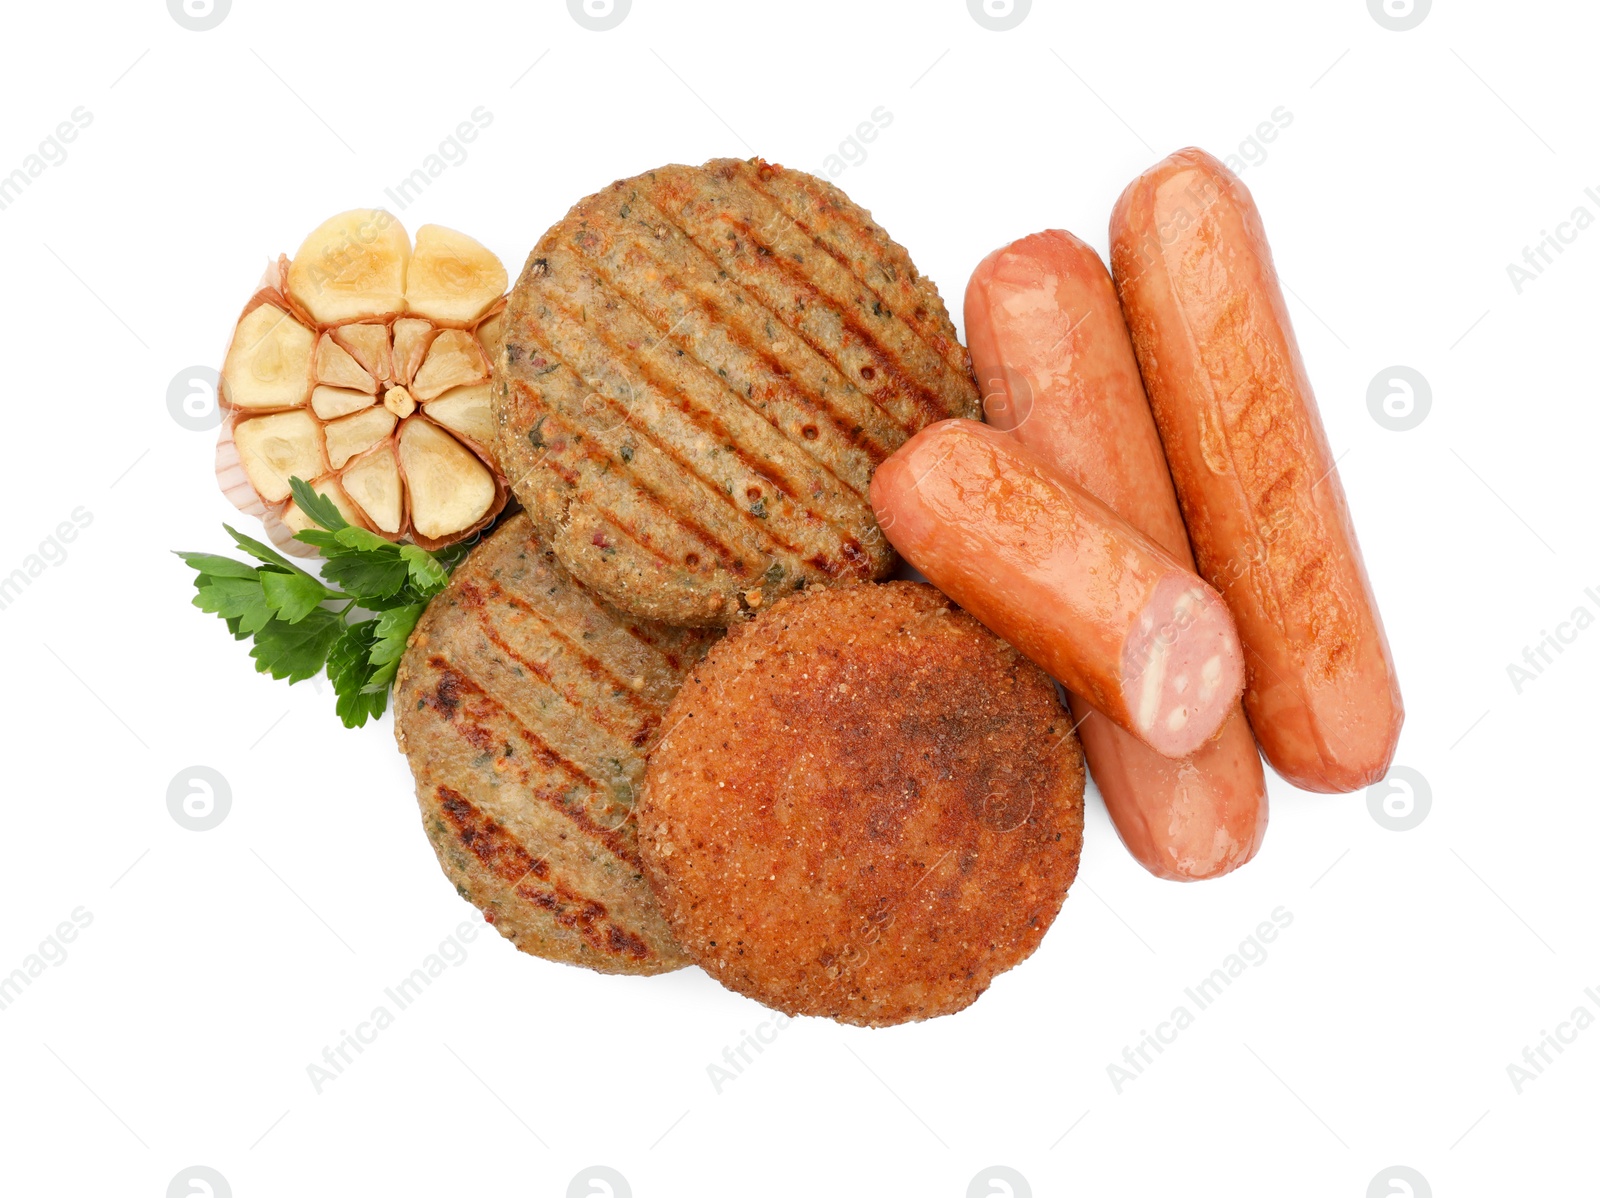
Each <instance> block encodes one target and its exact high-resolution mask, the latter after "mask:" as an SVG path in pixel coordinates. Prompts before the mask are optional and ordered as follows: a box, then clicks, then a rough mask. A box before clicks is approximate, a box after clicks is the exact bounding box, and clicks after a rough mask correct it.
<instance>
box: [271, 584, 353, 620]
mask: <svg viewBox="0 0 1600 1198" xmlns="http://www.w3.org/2000/svg"><path fill="white" fill-rule="evenodd" d="M261 593H262V594H263V595H265V596H266V600H267V606H268V607H270V608H272V613H273V615H275V616H276V617H277V618H278V619H280V620H282V621H283V622H284V623H285V624H298V623H299V622H300V621H301V620H303V619H305V618H306V617H307V616H308V615H310V614H311V613H312V612H314V611H316V610H318V608H319V607H320V605H321V603H322V601H323V600H324V599H337V598H338V597H339V594H338V592H337V591H330V590H329V589H328V588H327V587H325V586H323V585H322V584H321V583H320V582H318V581H317V580H316V579H315V578H312V577H311V575H309V574H271V573H267V572H265V571H263V573H262V575H261Z"/></svg>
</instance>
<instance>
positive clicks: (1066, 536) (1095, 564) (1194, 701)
mask: <svg viewBox="0 0 1600 1198" xmlns="http://www.w3.org/2000/svg"><path fill="white" fill-rule="evenodd" d="M870 495H871V499H872V509H873V512H874V513H875V514H876V516H877V518H878V523H879V526H880V527H881V528H882V529H883V531H884V534H885V535H886V536H887V537H888V538H889V541H890V543H891V544H893V545H894V547H895V548H896V549H898V550H899V551H900V552H901V554H903V555H904V556H905V558H906V560H907V561H909V562H910V563H911V564H912V565H913V566H915V567H916V568H917V569H919V570H921V571H922V573H923V574H924V575H926V576H927V578H928V579H929V580H930V581H931V582H932V583H933V584H934V585H935V586H937V587H938V588H939V589H940V590H942V591H944V593H945V594H947V595H949V596H950V597H951V598H952V599H954V600H955V601H956V602H957V603H959V604H961V606H962V607H964V608H966V610H967V611H969V612H971V613H972V614H973V615H974V616H976V617H977V618H978V619H979V620H981V621H982V622H983V623H984V624H986V625H988V627H989V628H990V629H991V630H993V631H994V632H996V633H998V634H999V635H1000V636H1002V637H1004V638H1005V639H1006V640H1007V641H1009V642H1010V643H1011V644H1012V645H1014V646H1016V647H1017V648H1018V649H1020V650H1021V651H1022V653H1023V654H1024V655H1025V656H1026V657H1028V659H1029V660H1031V661H1033V662H1034V663H1035V664H1036V665H1039V666H1041V667H1043V668H1044V669H1045V670H1046V671H1047V672H1049V673H1050V674H1051V675H1052V676H1053V677H1055V678H1057V679H1058V680H1060V682H1061V683H1062V684H1063V685H1065V686H1066V687H1067V689H1068V690H1070V691H1072V692H1074V693H1076V694H1078V695H1081V696H1083V697H1084V698H1085V699H1087V700H1088V701H1089V703H1090V704H1091V705H1092V706H1093V707H1094V708H1095V710H1096V711H1098V712H1100V713H1101V714H1103V715H1105V716H1106V717H1107V718H1108V719H1110V720H1112V721H1113V722H1115V723H1116V724H1117V725H1119V726H1120V727H1122V728H1124V729H1126V730H1127V731H1128V732H1130V733H1132V734H1133V735H1134V736H1136V737H1138V738H1139V739H1140V740H1141V741H1143V742H1144V743H1145V744H1147V745H1148V746H1149V747H1150V748H1152V749H1154V750H1155V751H1156V752H1157V753H1160V754H1162V755H1163V756H1167V757H1187V756H1189V755H1190V754H1192V753H1193V752H1194V751H1195V750H1196V749H1198V748H1199V747H1200V746H1201V745H1203V744H1205V742H1206V741H1208V740H1210V739H1211V738H1212V737H1213V736H1215V735H1216V733H1217V730H1218V729H1219V728H1220V727H1221V726H1222V724H1223V721H1224V720H1226V719H1227V717H1228V714H1229V712H1230V711H1231V710H1232V708H1233V704H1234V703H1235V702H1236V701H1237V699H1238V697H1239V692H1240V690H1241V689H1242V688H1243V686H1244V659H1243V654H1242V651H1241V649H1240V645H1239V638H1238V633H1237V632H1236V631H1235V629H1234V626H1233V620H1232V618H1231V617H1230V616H1229V615H1228V609H1227V606H1226V605H1225V604H1224V603H1223V602H1222V597H1221V596H1220V595H1218V594H1217V593H1216V591H1214V590H1212V589H1211V588H1210V587H1209V586H1207V585H1206V584H1205V583H1204V582H1202V581H1201V580H1200V578H1199V577H1197V576H1196V575H1195V574H1194V573H1193V572H1191V571H1190V570H1188V569H1187V568H1186V567H1185V566H1184V565H1183V564H1182V563H1181V562H1179V561H1178V560H1177V559H1175V558H1174V557H1173V556H1172V555H1171V554H1170V553H1168V552H1167V551H1166V550H1165V549H1162V548H1161V547H1160V546H1159V545H1157V544H1156V543H1155V542H1154V541H1152V540H1150V539H1149V538H1148V537H1146V536H1145V535H1144V534H1143V533H1141V532H1139V531H1138V530H1137V529H1135V528H1134V527H1133V526H1132V525H1130V524H1128V523H1127V521H1125V520H1122V519H1121V518H1119V517H1118V516H1117V515H1116V513H1115V512H1113V511H1112V510H1111V509H1110V508H1108V507H1106V506H1105V504H1103V503H1101V502H1100V501H1099V500H1098V499H1096V498H1094V496H1092V495H1090V494H1089V493H1088V492H1087V491H1084V490H1083V489H1082V488H1080V487H1077V486H1075V485H1074V484H1073V483H1071V482H1070V481H1069V480H1068V479H1067V478H1066V477H1065V476H1064V475H1063V474H1061V473H1060V472H1059V471H1057V470H1054V469H1052V468H1051V467H1050V466H1049V465H1048V464H1046V463H1045V462H1044V461H1043V460H1042V459H1040V458H1037V457H1035V456H1034V455H1033V454H1031V453H1029V452H1028V451H1027V450H1026V449H1024V448H1023V447H1022V446H1021V445H1019V444H1018V443H1017V442H1016V441H1015V440H1014V439H1013V438H1012V437H1010V436H1009V435H1007V434H1005V433H1003V432H1000V431H999V430H998V429H993V428H990V427H988V426H987V425H983V424H979V423H978V422H977V421H974V420H962V419H956V420H943V421H940V422H939V423H937V424H932V425H929V426H928V427H927V428H925V429H923V430H922V432H920V433H918V434H917V435H916V436H915V437H912V438H911V440H909V441H907V442H906V443H905V445H903V446H901V447H900V449H899V450H897V451H896V452H895V453H894V454H893V455H892V456H891V457H889V459H888V460H887V461H885V462H884V463H883V465H881V466H879V467H878V470H877V473H875V474H874V475H873V477H872V488H871V492H870Z"/></svg>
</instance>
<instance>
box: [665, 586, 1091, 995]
mask: <svg viewBox="0 0 1600 1198" xmlns="http://www.w3.org/2000/svg"><path fill="white" fill-rule="evenodd" d="M662 727H663V736H662V738H661V740H660V742H659V744H658V745H657V746H656V747H655V749H654V750H652V752H651V755H650V766H649V770H648V772H647V774H646V778H645V785H644V789H643V790H642V791H641V793H640V797H639V805H638V809H637V810H638V818H639V835H640V848H641V850H642V853H643V857H644V864H645V869H646V872H647V874H648V876H649V878H650V880H651V882H652V883H653V884H654V886H655V890H656V894H657V896H658V898H659V900H660V902H661V905H662V907H663V909H664V910H665V911H666V914H667V919H668V922H669V923H670V924H671V927H672V931H673V934H674V935H675V936H676V937H677V939H678V942H679V943H680V944H681V945H682V946H683V947H684V948H685V949H686V950H687V951H688V953H689V954H690V955H691V956H692V957H693V958H694V959H695V960H696V961H697V962H699V964H700V965H701V966H702V967H704V968H705V970H706V972H708V973H709V974H711V976H712V977H714V978H716V979H717V980H718V981H720V982H721V983H722V984H723V985H725V986H727V987H728V988H729V989H731V990H736V991H738V992H739V993H741V994H745V995H748V996H750V997H751V998H754V999H756V1000H758V1001H760V1002H763V1003H766V1004H767V1005H768V1006H771V1007H775V1008H777V1009H778V1010H780V1011H783V1012H786V1013H787V1014H790V1015H826V1016H829V1017H831V1018H834V1019H837V1020H840V1021H842V1022H845V1023H855V1024H864V1025H868V1026H881V1025H886V1024H893V1023H902V1022H905V1021H908V1020H913V1019H927V1018H929V1017H931V1016H935V1015H945V1014H949V1013H951V1012H953V1011H959V1010H960V1009H961V1008H963V1007H965V1006H967V1005H968V1004H969V1003H971V1002H972V1001H973V1000H974V999H976V998H977V997H978V995H980V994H982V993H983V991H984V990H985V989H987V988H988V986H989V983H990V981H991V980H992V979H993V978H994V977H995V975H997V974H999V973H1001V972H1003V971H1005V970H1007V969H1010V968H1011V967H1012V966H1013V965H1015V964H1017V963H1018V962H1019V961H1021V960H1023V959H1024V958H1025V957H1027V956H1028V955H1029V954H1030V953H1032V952H1033V950H1034V948H1035V947H1037V945H1038V943H1039V941H1040V939H1041V937H1043V935H1044V933H1045V930H1046V929H1047V928H1048V927H1049V926H1050V923H1051V921H1052V920H1053V919H1054V918H1055V916H1056V912H1057V911H1059V910H1060V908H1061V903H1062V900H1063V899H1064V898H1065V897H1066V893H1067V888H1068V887H1069V886H1070V885H1071V884H1072V881H1073V879H1074V878H1075V877H1076V876H1077V870H1078V854H1079V850H1080V848H1081V845H1082V840H1083V782H1084V774H1083V755H1082V752H1081V750H1080V749H1079V746H1078V740H1077V737H1076V736H1075V735H1074V733H1073V730H1072V720H1071V717H1070V715H1068V713H1067V712H1066V711H1065V710H1064V709H1063V708H1062V706H1061V703H1060V701H1059V699H1058V698H1057V695H1056V690H1055V686H1054V684H1053V683H1052V682H1051V681H1050V679H1049V678H1047V677H1046V676H1045V674H1044V672H1043V671H1042V670H1040V669H1039V668H1038V667H1037V666H1034V665H1033V664H1031V663H1030V662H1029V661H1028V660H1027V659H1026V658H1024V657H1022V656H1021V655H1020V654H1019V653H1018V652H1017V651H1016V650H1015V649H1013V648H1012V647H1011V646H1010V645H1007V644H1006V643H1005V642H1004V641H1002V640H1000V639H999V638H998V637H996V636H995V635H994V634H993V633H991V632H989V631H988V630H987V629H986V628H984V627H983V626H982V625H981V624H979V623H978V622H977V621H976V620H974V619H973V618H972V617H971V616H969V615H967V614H966V613H965V612H963V611H961V610H960V609H959V608H957V607H955V606H954V605H953V604H952V603H951V602H950V601H949V600H948V599H946V598H945V597H944V596H943V595H941V594H939V592H938V591H936V590H934V589H933V588H932V587H930V586H926V585H923V584H920V583H912V582H889V583H884V584H882V585H870V584H868V585H858V586H838V587H817V588H812V589H808V590H806V591H804V592H802V593H801V594H799V595H796V596H792V597H789V598H785V599H783V600H780V601H779V602H778V603H777V604H775V605H774V606H773V607H772V608H771V609H770V610H768V611H766V612H764V613H762V614H761V615H760V616H758V617H756V618H755V619H754V620H753V621H749V622H745V623H742V624H740V625H738V626H736V627H735V628H734V629H732V630H731V631H730V633H729V635H728V637H727V639H726V640H725V641H723V642H722V643H721V644H719V645H716V646H714V647H713V648H712V650H711V652H710V654H709V655H708V656H707V657H706V659H705V660H704V661H703V662H702V663H701V664H700V665H699V666H698V667H697V668H696V669H695V670H694V671H692V673H691V675H690V678H689V680H688V681H687V682H685V683H684V686H683V689H682V690H680V691H679V692H678V697H677V698H676V699H675V700H673V703H672V706H671V707H670V708H668V711H667V714H666V717H665V720H664V722H663V725H662Z"/></svg>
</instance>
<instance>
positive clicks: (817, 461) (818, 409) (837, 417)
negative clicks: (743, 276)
mask: <svg viewBox="0 0 1600 1198" xmlns="http://www.w3.org/2000/svg"><path fill="white" fill-rule="evenodd" d="M585 257H586V259H587V260H588V261H589V262H590V263H591V265H592V266H593V267H594V271H595V275H596V277H597V278H599V279H600V280H601V282H602V283H604V284H605V285H606V286H607V287H608V288H610V289H611V290H612V291H613V292H614V293H616V294H617V295H618V297H619V298H621V299H622V301H623V302H624V303H626V304H627V305H628V306H629V307H630V308H632V309H633V310H634V311H635V312H637V313H638V314H639V316H640V317H641V318H642V319H644V320H645V321H647V322H648V323H649V324H650V326H651V327H652V328H654V329H655V330H656V331H657V332H658V334H660V337H661V340H663V341H664V340H666V339H667V338H668V337H670V336H671V334H672V330H673V329H674V328H675V327H676V326H675V325H664V322H663V321H662V320H661V319H660V318H659V317H656V316H653V315H651V314H650V313H649V312H647V311H646V310H645V308H644V306H643V305H644V302H645V301H644V298H643V296H642V295H640V294H639V293H637V292H634V293H630V292H628V291H627V290H625V289H624V288H623V286H622V284H621V283H620V281H619V280H618V279H617V278H616V276H615V275H614V274H608V273H606V272H605V270H604V268H603V267H602V266H601V265H600V261H599V259H597V258H593V257H590V256H588V255H585ZM677 294H678V295H680V296H681V297H682V300H683V303H684V306H685V308H686V309H687V310H690V311H693V312H695V313H697V314H698V315H700V316H702V317H704V318H705V319H706V320H707V321H708V322H711V323H713V324H717V325H718V326H719V327H720V329H721V331H722V333H723V335H724V336H725V337H727V339H728V342H729V344H731V345H732V346H733V347H734V349H735V350H737V351H738V352H739V353H741V354H742V355H744V356H745V357H747V358H751V359H754V360H756V361H757V362H760V363H762V364H763V365H764V366H765V368H766V373H767V374H768V375H770V376H771V377H772V379H773V383H772V385H774V386H776V387H779V388H781V389H782V390H784V391H785V392H786V393H787V394H788V395H789V396H790V397H791V402H792V403H794V404H795V405H796V406H804V407H806V408H808V409H809V410H810V411H812V412H814V413H816V414H817V415H819V416H820V417H821V418H822V419H824V420H826V421H827V422H828V423H829V424H831V425H833V426H834V428H835V429H836V430H837V432H838V433H839V435H840V436H841V437H842V438H844V439H845V440H847V441H848V442H850V443H851V447H852V448H858V449H860V450H861V451H862V452H863V453H865V454H866V455H867V457H868V458H870V459H871V460H872V462H873V464H874V465H876V464H877V463H879V462H881V461H883V459H884V458H886V457H888V456H889V454H890V453H892V452H893V451H892V450H891V449H889V448H887V447H885V446H882V445H880V444H879V443H878V442H877V441H876V440H873V439H871V438H869V437H867V436H864V435H862V434H863V432H864V430H862V429H861V428H860V426H859V425H852V424H851V423H850V421H849V420H848V419H847V418H846V416H845V414H844V413H842V412H839V411H838V410H836V409H835V408H833V407H832V406H831V405H829V404H828V403H826V402H825V400H824V398H823V397H822V396H821V395H816V396H811V395H807V394H806V393H805V392H803V391H801V390H800V389H799V388H798V387H796V386H794V385H793V384H792V383H790V382H789V381H788V380H787V379H786V378H784V376H783V373H780V372H785V373H786V368H785V367H784V366H783V365H782V364H781V363H780V362H779V361H778V360H777V358H775V357H773V356H772V355H771V354H769V353H767V352H766V351H764V350H762V349H760V348H759V347H758V346H757V345H756V343H755V342H754V341H752V340H751V339H750V338H749V337H747V336H745V335H744V334H743V333H742V332H741V331H740V330H738V329H735V328H734V327H733V326H732V325H729V324H727V323H725V322H721V321H719V320H718V314H717V313H716V312H714V311H713V310H712V309H711V308H710V307H709V306H708V305H707V304H706V303H705V302H704V301H703V300H701V299H699V298H697V297H696V296H694V295H692V294H690V293H689V292H687V291H680V292H678V293H677ZM761 310H762V311H765V309H764V308H763V309H761ZM685 315H687V312H686V314H685ZM680 323H681V321H680ZM678 341H680V342H681V344H682V345H683V346H684V347H685V349H686V350H687V352H688V354H689V355H690V356H691V357H692V358H693V359H694V361H695V363H696V364H697V365H699V366H701V367H702V368H704V370H705V371H706V373H707V374H708V375H710V376H711V377H713V378H715V379H716V381H717V385H718V386H720V387H721V388H723V389H724V390H726V391H727V392H728V394H730V395H732V396H733V397H734V398H735V400H736V401H737V402H738V403H739V404H741V405H743V406H744V407H745V408H747V409H749V410H750V411H751V412H752V413H754V414H755V415H756V416H757V417H759V418H760V419H761V420H763V421H765V422H766V423H767V424H768V425H769V426H771V428H772V429H773V430H774V431H775V432H776V433H777V434H778V435H779V436H780V437H781V438H782V439H783V442H784V444H785V445H786V446H789V447H792V448H793V449H794V450H795V451H796V452H798V453H800V454H802V455H804V456H805V457H806V459H807V460H808V461H810V462H811V464H812V465H814V466H815V467H816V468H817V469H818V470H820V471H821V472H822V473H823V474H824V475H826V476H827V477H828V478H829V479H831V480H832V481H833V482H834V483H836V484H837V485H838V486H839V487H840V488H842V489H843V490H844V491H846V492H847V493H848V494H849V495H850V496H851V497H852V498H853V499H855V500H857V501H865V499H866V496H867V492H866V488H864V487H862V488H857V487H856V486H855V485H854V484H853V483H851V482H850V481H849V480H847V479H846V478H845V477H844V476H843V475H841V474H840V473H839V472H838V471H837V470H836V469H835V468H834V465H833V464H832V463H830V462H829V461H828V460H827V459H825V458H823V457H822V456H820V453H819V451H818V450H815V449H810V448H807V447H806V446H805V445H804V444H800V443H797V442H796V441H795V440H794V439H793V438H792V437H791V436H790V434H789V433H788V432H787V431H786V430H785V429H784V427H783V425H782V424H780V423H779V422H778V419H777V418H776V417H774V416H772V415H771V414H770V413H769V412H767V411H766V410H765V409H763V408H762V407H761V406H759V405H758V404H756V403H755V402H754V397H753V396H749V395H745V394H744V393H743V392H741V391H740V390H739V389H738V388H737V387H735V386H734V385H733V383H732V382H731V381H730V380H728V379H727V378H725V377H723V375H722V374H721V373H720V372H719V371H718V370H717V369H716V368H715V367H713V366H712V365H711V363H710V362H709V361H708V360H707V359H706V358H705V357H704V356H703V355H702V352H701V349H700V348H699V347H698V346H697V344H696V342H695V341H694V340H691V339H688V338H682V337H680V338H678ZM830 523H832V522H831V521H830Z"/></svg>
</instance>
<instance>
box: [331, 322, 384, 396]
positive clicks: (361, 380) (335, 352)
mask: <svg viewBox="0 0 1600 1198" xmlns="http://www.w3.org/2000/svg"><path fill="white" fill-rule="evenodd" d="M317 382H319V383H322V384H324V385H326V386H329V387H348V388H350V389H352V390H355V391H366V392H368V393H369V394H372V395H376V394H377V393H378V380H377V379H375V378H373V377H372V375H371V374H369V373H368V372H367V370H366V369H365V368H364V367H363V366H362V365H361V363H360V362H357V361H356V360H355V359H354V358H353V357H351V356H350V351H349V350H347V349H345V348H344V346H342V345H340V344H339V343H338V342H336V341H335V340H334V339H333V337H332V336H331V335H330V334H328V333H324V334H322V337H321V339H320V340H319V341H318V342H317Z"/></svg>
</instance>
